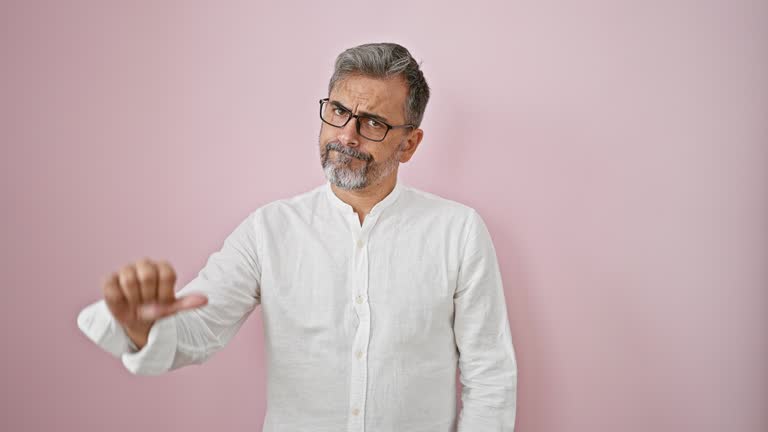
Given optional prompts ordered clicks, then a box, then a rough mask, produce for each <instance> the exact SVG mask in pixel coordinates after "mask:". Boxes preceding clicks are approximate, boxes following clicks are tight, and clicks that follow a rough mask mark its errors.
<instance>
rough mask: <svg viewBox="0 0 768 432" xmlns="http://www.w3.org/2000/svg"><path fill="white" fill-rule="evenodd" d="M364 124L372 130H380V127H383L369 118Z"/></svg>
mask: <svg viewBox="0 0 768 432" xmlns="http://www.w3.org/2000/svg"><path fill="white" fill-rule="evenodd" d="M366 123H367V124H368V126H370V127H372V128H377V129H378V128H380V127H382V126H384V125H382V124H381V123H379V122H377V121H376V120H374V119H371V118H369V119H368V120H367V121H366Z"/></svg>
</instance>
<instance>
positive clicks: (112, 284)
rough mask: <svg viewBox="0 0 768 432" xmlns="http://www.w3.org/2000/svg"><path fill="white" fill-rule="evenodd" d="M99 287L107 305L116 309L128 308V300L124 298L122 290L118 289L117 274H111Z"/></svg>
mask: <svg viewBox="0 0 768 432" xmlns="http://www.w3.org/2000/svg"><path fill="white" fill-rule="evenodd" d="M101 287H102V291H103V292H104V299H105V300H106V301H107V304H108V305H110V306H112V307H116V308H121V307H127V306H128V299H126V298H125V295H124V294H123V290H121V289H120V280H119V278H118V275H117V273H115V272H113V273H111V274H110V275H109V276H107V277H106V278H104V281H103V282H102V284H101Z"/></svg>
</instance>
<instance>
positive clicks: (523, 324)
mask: <svg viewBox="0 0 768 432" xmlns="http://www.w3.org/2000/svg"><path fill="white" fill-rule="evenodd" d="M766 3H768V2H765V1H734V0H727V1H726V0H722V1H694V0H691V1H677V0H669V1H651V2H647V1H635V2H628V1H624V2H617V1H609V0H605V1H581V2H572V1H566V0H562V1H517V2H512V1H507V2H501V1H498V2H487V1H479V0H475V1H472V2H468V3H466V2H465V5H464V6H461V7H459V6H452V5H449V4H448V2H441V1H424V2H416V1H408V2H406V1H393V2H379V3H377V4H376V5H366V4H364V3H360V2H358V3H355V2H352V3H350V2H336V3H327V2H309V1H307V2H301V3H299V2H288V1H282V2H279V3H278V2H270V3H267V2H244V1H238V2H222V1H216V2H214V1H209V2H200V1H196V2H192V1H184V2H169V1H166V2H161V1H121V2H117V1H97V0H93V1H66V2H65V1H47V2H43V1H3V2H2V6H0V59H1V60H0V61H1V62H2V65H1V67H0V74H2V76H1V79H0V101H1V102H0V103H1V104H2V112H0V114H1V115H0V126H2V127H0V142H1V143H2V154H1V155H0V156H1V157H0V168H1V170H0V175H2V183H1V187H2V206H3V207H2V208H3V211H2V218H3V219H2V224H0V230H2V256H0V266H1V267H0V271H1V272H0V274H2V276H3V281H2V284H3V294H4V295H3V300H2V302H1V303H0V304H2V306H1V308H2V313H1V314H0V324H1V326H0V328H2V335H3V338H2V354H3V355H2V360H0V361H1V362H2V368H0V370H1V372H0V373H2V384H1V385H0V388H1V389H2V390H0V396H1V397H2V400H0V430H3V431H13V432H16V431H50V430H57V431H58V430H66V431H69V430H72V431H75V430H77V431H101V430H107V428H108V430H111V431H113V432H128V431H131V432H133V431H137V430H143V431H164V430H177V431H182V430H183V431H188V432H198V431H200V432H202V431H211V430H217V431H258V430H260V427H261V422H262V418H263V414H264V409H265V401H264V382H265V374H264V372H263V369H262V366H263V348H262V346H263V338H262V333H261V314H260V312H257V313H254V314H253V315H252V317H251V319H250V320H249V321H248V322H247V323H246V325H245V326H244V327H243V328H242V330H241V331H240V333H239V334H238V335H237V337H236V338H235V339H234V341H233V342H232V343H231V344H230V345H229V346H227V347H226V348H225V349H224V350H223V351H221V352H220V353H219V354H217V355H216V356H214V358H212V359H211V360H210V361H209V362H208V363H206V364H205V365H204V366H202V367H189V368H186V369H182V370H179V371H175V372H173V373H170V374H167V375H164V376H161V377H137V376H133V375H130V374H129V373H128V372H127V371H126V370H125V369H123V367H122V364H121V363H120V362H119V361H118V360H117V359H114V358H112V357H110V356H109V355H108V354H106V353H105V352H102V351H100V350H99V349H98V348H97V347H96V346H95V345H93V344H92V343H91V342H90V341H88V340H87V339H85V337H84V336H83V335H82V334H81V333H80V332H79V330H78V329H77V326H76V316H77V313H78V312H79V310H80V309H81V308H82V307H84V306H85V305H86V304H88V303H90V302H92V301H95V300H97V299H98V298H99V297H100V294H101V293H100V290H101V288H100V286H99V283H100V280H101V278H102V277H103V276H104V275H105V274H107V273H108V272H110V271H112V270H116V269H117V268H119V266H120V265H123V264H126V263H128V262H132V261H134V260H136V259H138V258H141V257H142V256H145V255H147V256H150V257H153V258H167V259H169V260H170V261H171V262H172V264H174V265H175V266H176V268H177V270H178V272H179V284H180V285H182V284H186V283H187V282H189V280H191V279H192V278H193V277H194V276H195V275H196V274H197V272H198V271H199V270H200V268H201V267H202V265H203V264H204V263H205V261H206V259H207V257H208V256H209V255H210V254H211V253H212V252H213V251H215V250H217V249H218V248H219V247H220V246H221V244H222V242H223V240H224V237H225V236H226V235H227V234H228V233H229V232H231V230H232V229H234V227H235V225H236V224H237V223H238V222H239V221H240V220H242V218H243V217H244V216H245V215H246V214H247V213H248V212H250V211H252V210H253V209H255V208H257V207H258V206H260V205H263V204H265V203H267V202H269V201H272V200H275V199H278V198H284V197H288V196H292V195H295V194H298V193H301V192H304V191H306V190H308V189H310V188H312V187H314V186H316V185H319V184H320V183H321V182H323V181H324V178H323V176H322V171H321V169H320V162H319V156H318V150H317V134H318V131H319V127H320V123H319V122H320V121H319V119H318V118H317V110H318V104H317V100H318V99H319V98H321V97H324V96H325V95H326V85H327V80H328V78H329V76H330V73H331V68H332V63H333V60H334V57H335V56H336V54H338V53H339V52H340V51H341V50H343V49H345V48H347V47H350V46H353V45H356V44H359V43H364V42H372V41H395V42H399V43H402V44H403V45H405V46H406V47H407V48H409V49H410V50H411V51H412V53H413V54H414V55H415V57H416V58H417V59H419V60H422V61H423V65H422V66H423V69H424V71H425V73H426V77H427V79H428V82H429V84H430V85H431V87H432V91H433V95H432V99H431V101H430V104H429V106H428V109H427V112H426V116H425V120H424V124H423V129H424V130H425V138H424V141H423V142H422V145H421V147H420V148H419V151H418V152H417V153H416V156H415V158H414V160H413V161H412V162H411V163H408V164H407V165H403V166H402V167H401V180H402V181H404V182H406V183H408V184H411V185H413V186H415V187H418V188H420V189H424V190H427V191H430V192H434V193H437V194H439V195H442V196H444V197H447V198H451V199H455V200H458V201H461V202H464V203H467V204H469V205H472V206H474V207H476V208H477V209H478V210H479V211H480V212H481V214H482V215H483V216H484V218H485V219H486V221H487V223H488V225H489V229H490V230H491V234H492V235H493V238H494V241H495V244H496V248H497V253H498V258H499V260H500V262H501V265H502V268H503V279H504V282H505V287H506V292H507V301H508V307H509V317H510V322H511V326H512V332H513V337H514V342H515V346H516V350H517V355H518V362H519V369H520V377H519V393H518V396H519V401H518V423H517V424H518V429H517V430H519V431H521V432H541V431H543V432H561V431H569V432H587V431H590V432H591V431H622V432H661V431H664V432H667V431H669V432H672V431H675V432H677V431H697V432H714V431H726V430H727V431H738V432H758V431H766V430H768V417H767V415H766V411H767V410H768V346H767V344H768V322H767V321H768V320H767V319H766V312H768V292H767V291H768V272H767V270H766V267H767V264H768V175H767V174H768V126H767V125H768V5H767V4H766ZM179 287H180V286H179Z"/></svg>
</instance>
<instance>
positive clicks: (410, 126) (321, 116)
mask: <svg viewBox="0 0 768 432" xmlns="http://www.w3.org/2000/svg"><path fill="white" fill-rule="evenodd" d="M330 101H331V99H330V98H323V99H320V120H322V121H323V123H325V124H327V125H330V126H333V127H336V128H343V127H344V126H346V125H347V123H349V121H350V120H352V118H355V119H357V121H356V122H355V129H356V130H357V134H358V135H360V136H361V137H363V138H365V139H367V140H369V141H373V142H382V141H384V140H385V139H386V138H387V134H388V133H389V131H390V129H402V128H414V129H415V128H416V125H412V124H402V125H397V126H392V125H391V124H388V123H387V122H385V121H382V120H379V119H376V118H374V120H376V121H377V122H379V123H381V124H383V125H384V126H386V127H387V130H386V131H384V136H383V137H382V138H381V139H372V138H368V137H367V136H365V135H363V134H362V133H360V117H361V116H360V115H358V114H352V111H350V110H348V109H346V108H343V107H340V106H338V105H337V106H336V108H339V109H342V110H344V111H346V112H348V113H349V117H348V118H347V121H345V122H344V124H343V125H341V126H337V125H335V124H333V123H329V122H327V121H326V120H325V119H324V118H323V103H324V102H328V103H330ZM362 117H369V116H366V115H363V116H362Z"/></svg>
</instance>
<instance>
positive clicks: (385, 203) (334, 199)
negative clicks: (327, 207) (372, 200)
mask: <svg viewBox="0 0 768 432" xmlns="http://www.w3.org/2000/svg"><path fill="white" fill-rule="evenodd" d="M401 190H402V187H401V185H400V182H399V181H397V182H395V188H394V189H392V191H391V192H390V193H389V195H387V196H385V197H384V199H382V200H381V201H379V202H377V203H376V205H374V206H373V208H372V209H371V211H370V213H368V215H376V214H378V213H380V212H381V211H382V210H384V209H385V208H387V207H389V206H390V205H391V204H392V203H394V202H395V201H396V200H397V198H398V197H399V196H400V192H401ZM325 192H326V195H327V196H328V199H329V200H330V201H331V203H332V204H333V205H334V206H336V207H338V208H339V209H341V210H342V211H344V212H345V213H354V212H355V210H354V209H353V208H352V206H351V205H349V204H347V203H345V202H344V201H342V200H341V198H339V197H338V196H336V194H335V193H334V192H333V189H332V188H331V182H329V181H326V182H325Z"/></svg>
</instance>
